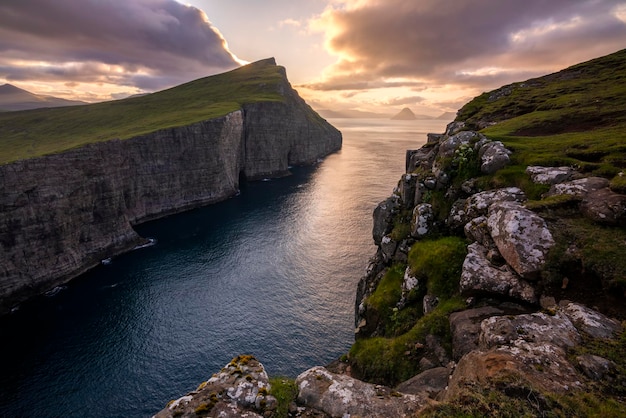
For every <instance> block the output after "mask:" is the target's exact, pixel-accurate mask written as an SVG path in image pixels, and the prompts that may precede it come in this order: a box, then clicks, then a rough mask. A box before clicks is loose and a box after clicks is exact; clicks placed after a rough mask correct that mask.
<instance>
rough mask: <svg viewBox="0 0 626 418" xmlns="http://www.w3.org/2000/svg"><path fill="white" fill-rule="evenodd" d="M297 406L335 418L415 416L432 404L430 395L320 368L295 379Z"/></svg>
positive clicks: (315, 368) (308, 371) (310, 370)
mask: <svg viewBox="0 0 626 418" xmlns="http://www.w3.org/2000/svg"><path fill="white" fill-rule="evenodd" d="M296 385H297V386H298V403H300V404H301V405H304V406H307V407H310V408H313V409H316V410H319V411H322V412H324V413H326V414H327V415H329V416H331V417H333V418H343V417H350V416H353V417H373V418H374V417H380V418H383V417H398V418H400V417H413V416H416V415H417V414H419V412H420V411H422V410H423V409H424V408H425V407H426V406H428V405H429V404H430V400H429V398H428V395H427V394H415V395H411V394H403V393H399V392H397V391H393V390H392V389H390V388H388V387H385V386H381V385H373V384H371V383H365V382H362V381H360V380H357V379H354V378H352V377H349V376H346V375H338V374H335V373H331V372H329V371H328V370H326V369H325V368H324V367H321V366H318V367H314V368H312V369H309V370H307V371H305V372H304V373H302V374H300V375H299V376H298V378H297V379H296Z"/></svg>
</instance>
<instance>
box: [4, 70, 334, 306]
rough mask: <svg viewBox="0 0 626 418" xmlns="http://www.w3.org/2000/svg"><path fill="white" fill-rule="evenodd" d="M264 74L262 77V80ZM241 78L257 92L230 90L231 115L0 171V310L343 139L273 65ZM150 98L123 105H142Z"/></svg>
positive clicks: (321, 153)
mask: <svg viewBox="0 0 626 418" xmlns="http://www.w3.org/2000/svg"><path fill="white" fill-rule="evenodd" d="M267 72H270V73H271V74H272V76H273V77H272V78H271V79H270V80H269V82H266V81H268V80H267V79H266V78H262V77H261V76H260V74H261V73H262V74H264V75H266V74H267ZM241 73H243V74H244V75H245V78H246V81H247V83H248V86H247V88H249V89H250V88H254V87H255V85H254V84H255V82H254V80H255V78H258V79H259V82H258V83H257V84H258V88H259V91H262V92H263V94H259V96H258V97H254V96H246V97H245V98H244V99H241V100H240V99H239V98H238V97H237V94H238V92H237V91H236V89H233V91H232V99H231V100H232V102H229V103H227V104H228V106H227V107H226V108H228V107H232V106H233V103H234V104H237V103H239V105H238V106H237V107H238V108H237V109H235V110H230V111H227V112H224V115H222V116H219V117H215V116H213V115H212V114H211V113H210V112H209V115H210V116H209V117H207V119H206V120H203V119H201V118H200V120H198V121H194V122H192V123H188V124H185V125H182V126H174V127H165V128H162V129H158V130H156V131H154V132H151V133H147V134H141V135H136V136H133V137H130V138H128V139H124V140H119V139H112V140H104V141H102V140H100V141H99V142H95V143H88V144H87V145H83V146H79V147H77V148H73V149H69V150H64V151H63V152H59V153H53V154H50V155H43V156H40V157H35V158H29V159H24V160H18V161H14V162H11V163H8V164H5V165H2V166H0V184H2V185H3V190H2V195H1V196H0V246H1V248H2V251H1V253H0V314H1V313H6V312H8V311H9V310H10V309H12V308H13V307H14V306H16V304H18V303H20V302H22V301H24V300H26V299H28V298H29V297H32V296H34V295H37V294H40V293H42V292H45V291H47V290H49V289H52V288H53V287H55V286H57V285H59V284H61V283H63V282H66V281H68V280H69V279H71V278H73V277H76V276H77V275H79V274H80V273H82V272H84V271H86V270H87V269H89V268H92V267H94V266H95V265H97V264H98V263H100V262H101V260H102V259H105V258H108V257H111V256H114V255H116V254H120V253H122V252H125V251H128V250H130V249H132V248H134V247H135V246H137V245H139V244H142V243H145V241H146V240H145V239H144V238H142V237H140V236H138V235H137V233H136V232H135V231H134V230H133V225H135V224H138V223H141V222H144V221H147V220H151V219H155V218H159V217H163V216H167V215H170V214H173V213H177V212H181V211H184V210H188V209H191V208H194V207H198V206H202V205H207V204H211V203H215V202H218V201H221V200H224V199H227V198H228V197H231V196H234V195H235V194H236V193H237V192H238V190H239V185H240V181H242V179H245V180H254V179H259V178H264V177H275V176H283V175H285V174H287V173H288V170H289V166H291V165H302V164H311V163H314V162H316V161H317V160H318V159H319V158H321V157H324V156H326V155H328V154H330V153H332V152H335V151H337V150H339V149H340V148H341V133H340V132H339V131H338V130H337V129H335V128H334V127H333V126H331V125H330V124H328V123H327V122H326V121H325V120H324V119H322V118H321V117H320V116H319V115H318V114H317V113H315V112H314V111H313V110H312V109H311V108H310V107H309V106H308V105H307V104H306V103H305V102H304V101H303V100H302V99H301V98H300V97H299V96H298V94H297V92H296V91H295V90H293V89H292V88H291V86H290V84H289V82H288V80H287V77H286V74H285V71H284V68H282V67H279V66H276V64H275V62H274V60H273V59H270V60H264V61H260V62H257V63H254V64H250V65H249V66H246V67H242V68H241V69H238V70H235V71H233V72H232V74H233V76H234V77H236V76H238V75H240V74H241ZM210 79H211V78H208V79H203V80H202V82H203V83H205V84H206V83H207V80H209V82H210ZM251 80H252V81H251ZM221 82H222V83H223V80H222V81H221ZM192 83H193V82H192ZM190 85H191V83H189V84H188V85H184V86H183V87H184V88H187V89H190V87H191V90H193V85H191V86H190ZM250 86H252V87H250ZM198 90H200V89H198ZM172 91H174V89H172V90H170V91H168V92H165V93H166V94H170V95H171V94H172V93H171V92H172ZM268 92H269V93H268ZM159 94H161V93H155V95H159ZM198 94H201V93H198ZM250 97H253V99H251V98H250ZM267 97H269V98H268V99H267ZM148 98H149V96H148V97H146V98H138V99H128V100H132V101H133V102H132V103H131V104H136V105H137V106H141V105H142V104H143V103H144V102H141V100H147V99H148ZM196 99H197V98H196ZM207 100H209V99H207ZM239 100H240V101H241V102H239ZM138 101H139V102H138ZM123 102H124V101H119V102H116V105H117V104H119V103H122V104H123ZM145 103H146V104H149V103H150V102H149V101H148V102H145ZM180 105H181V106H182V104H180ZM92 106H95V105H92ZM177 107H179V103H177V102H171V103H168V108H171V109H172V111H175V110H176V109H177ZM85 108H90V106H85ZM92 109H93V110H94V111H97V110H98V109H99V107H94V108H92ZM143 109H144V111H145V112H148V110H145V109H150V107H149V106H147V105H146V106H145V107H144V108H143ZM55 111H56V112H59V109H55ZM160 111H161V112H163V110H160ZM38 112H41V111H38ZM16 115H18V116H17V117H19V116H22V117H28V116H29V115H31V114H30V113H27V112H17V113H16ZM24 115H25V116H24ZM55 115H59V113H55ZM157 116H158V115H157ZM163 117H164V118H166V117H167V115H164V116H163ZM44 118H45V115H44V117H43V118H42V119H44ZM157 119H158V117H157ZM76 122H77V123H80V121H76ZM6 123H7V124H9V123H10V121H9V122H6ZM138 123H139V122H138ZM33 130H36V127H33ZM42 141H43V140H42ZM34 142H36V139H35V140H34ZM89 142H93V141H89Z"/></svg>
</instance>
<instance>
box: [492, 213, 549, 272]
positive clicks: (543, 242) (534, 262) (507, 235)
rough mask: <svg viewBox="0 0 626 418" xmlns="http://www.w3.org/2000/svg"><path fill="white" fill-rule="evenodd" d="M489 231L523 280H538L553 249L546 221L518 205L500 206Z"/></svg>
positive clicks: (503, 254) (507, 260)
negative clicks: (549, 252)
mask: <svg viewBox="0 0 626 418" xmlns="http://www.w3.org/2000/svg"><path fill="white" fill-rule="evenodd" d="M487 227H488V228H489V231H490V233H491V237H492V238H493V240H494V242H495V243H496V246H497V247H498V250H499V251H500V254H501V255H502V257H503V258H504V259H505V260H506V262H507V263H508V264H509V265H510V266H511V267H512V268H513V269H514V270H515V271H516V272H517V273H518V274H519V275H520V276H522V277H523V278H525V279H537V278H538V276H539V273H540V272H541V269H542V268H543V266H544V265H545V262H546V257H547V254H548V251H549V250H550V248H552V246H553V245H554V239H553V238H552V234H551V233H550V231H549V230H548V227H547V225H546V222H545V221H544V220H543V218H541V217H540V216H539V215H537V214H536V213H534V212H532V211H530V210H528V209H526V208H525V207H523V206H522V205H520V204H519V203H517V202H497V203H494V204H493V205H491V206H490V207H489V218H488V219H487Z"/></svg>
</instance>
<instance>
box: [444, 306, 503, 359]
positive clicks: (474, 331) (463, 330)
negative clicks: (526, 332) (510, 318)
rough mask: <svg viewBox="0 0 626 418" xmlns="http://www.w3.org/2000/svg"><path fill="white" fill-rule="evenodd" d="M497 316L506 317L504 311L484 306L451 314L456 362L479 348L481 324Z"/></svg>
mask: <svg viewBox="0 0 626 418" xmlns="http://www.w3.org/2000/svg"><path fill="white" fill-rule="evenodd" d="M496 315H504V311H503V310H502V309H498V308H496V307H493V306H484V307H482V308H474V309H466V310H464V311H461V312H454V313H452V314H450V331H451V333H452V357H453V359H454V360H455V361H459V359H460V358H461V357H463V356H464V355H465V354H467V353H469V352H470V351H473V350H475V349H477V348H478V337H479V336H480V331H481V329H480V323H481V322H482V320H483V319H486V318H489V317H492V316H496Z"/></svg>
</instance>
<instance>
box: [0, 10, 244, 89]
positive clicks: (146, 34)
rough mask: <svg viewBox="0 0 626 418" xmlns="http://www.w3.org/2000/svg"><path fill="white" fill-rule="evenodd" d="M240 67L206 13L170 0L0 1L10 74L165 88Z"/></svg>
mask: <svg viewBox="0 0 626 418" xmlns="http://www.w3.org/2000/svg"><path fill="white" fill-rule="evenodd" d="M39 62H43V63H45V65H39V64H38V63H39ZM237 65H238V63H237V62H236V60H235V58H234V57H233V56H232V54H231V53H230V52H229V51H228V50H227V48H226V46H225V42H224V39H223V38H222V37H221V35H220V34H219V32H218V31H217V30H216V29H215V28H213V27H212V26H211V24H210V23H209V22H208V21H207V20H206V17H205V15H204V13H203V12H202V11H200V10H198V9H196V8H193V7H188V6H184V5H182V4H179V3H177V2H175V1H173V0H125V1H115V0H85V1H76V0H54V1H49V0H19V1H3V2H1V3H0V77H4V78H6V79H7V80H39V81H42V80H65V81H68V82H69V81H81V82H90V81H95V82H111V81H114V82H115V83H118V84H125V85H129V86H135V87H142V88H143V87H144V86H150V87H151V88H163V87H166V86H170V85H172V84H171V83H172V82H174V83H176V82H182V81H188V80H190V79H192V78H198V77H201V76H205V75H209V74H211V73H215V72H218V71H223V70H226V69H231V68H234V67H236V66H237Z"/></svg>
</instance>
